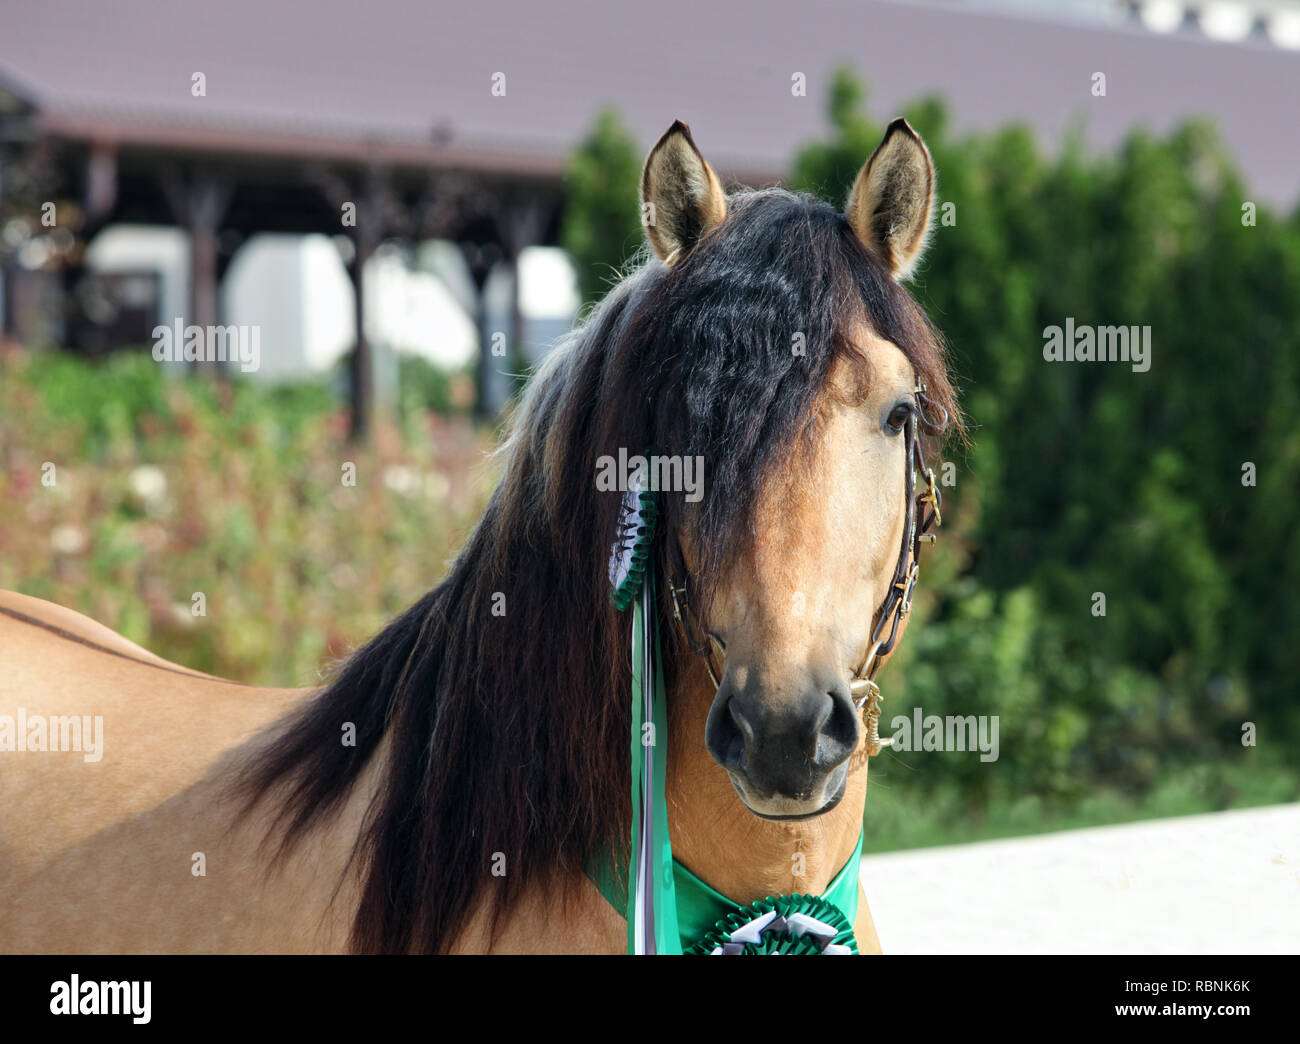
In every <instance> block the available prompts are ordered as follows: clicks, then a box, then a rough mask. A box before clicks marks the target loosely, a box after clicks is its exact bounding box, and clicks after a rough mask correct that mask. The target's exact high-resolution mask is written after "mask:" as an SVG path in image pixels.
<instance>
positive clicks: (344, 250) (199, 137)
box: [0, 0, 1300, 934]
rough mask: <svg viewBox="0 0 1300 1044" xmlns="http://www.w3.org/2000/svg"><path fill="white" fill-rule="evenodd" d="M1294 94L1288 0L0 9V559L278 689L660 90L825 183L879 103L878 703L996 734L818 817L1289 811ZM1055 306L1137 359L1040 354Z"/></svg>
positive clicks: (415, 499) (586, 225)
mask: <svg viewBox="0 0 1300 1044" xmlns="http://www.w3.org/2000/svg"><path fill="white" fill-rule="evenodd" d="M1298 104H1300V3H1295V2H1290V0H1287V2H1283V0H1242V2H1236V0H1233V2H1219V3H1192V2H1182V0H1147V2H1134V3H1120V2H1109V0H1093V2H1085V0H1075V2H1069V3H1066V2H1061V3H1047V2H1042V3H1035V2H1029V0H1024V2H1019V3H1014V2H1010V0H1008V2H1005V3H1001V4H998V3H985V4H978V3H946V4H945V3H933V4H920V3H868V2H858V0H801V3H799V4H798V5H796V7H795V8H790V9H787V8H781V7H777V8H771V9H763V8H761V7H759V8H756V7H754V6H753V5H749V4H742V3H740V2H739V0H724V2H721V3H717V4H707V5H705V4H698V3H685V2H682V0H662V2H660V3H659V4H656V5H652V6H651V7H648V8H637V9H635V10H631V11H629V10H623V9H618V8H616V7H614V6H613V5H608V4H597V3H585V2H579V0H562V2H560V3H558V4H550V5H530V4H523V3H506V4H494V5H480V6H479V7H478V8H477V9H476V10H470V9H469V5H457V6H456V7H455V8H454V9H453V8H451V6H450V5H430V4H428V3H425V2H417V0H390V2H382V3H381V2H372V3H369V4H364V5H361V4H355V3H352V2H343V0H324V2H320V3H316V4H314V5H312V6H311V7H309V8H303V7H302V6H301V5H297V4H291V3H287V2H284V0H258V2H257V3H252V2H247V0H230V2H227V3H224V4H220V5H211V4H203V5H200V4H171V5H157V4H152V3H143V2H140V0H123V2H119V3H114V4H112V5H106V4H92V3H69V2H60V0H45V2H41V3H32V2H10V3H7V4H6V5H5V6H4V8H3V11H0V286H2V293H0V323H2V325H0V329H2V330H3V339H2V341H0V460H2V462H3V467H2V468H0V504H2V505H3V510H2V511H0V587H6V588H11V589H15V590H18V591H21V592H24V593H27V594H31V595H35V596H38V597H41V598H47V599H50V600H52V601H55V602H58V603H60V604H63V605H67V606H71V607H73V608H75V609H77V610H80V611H81V612H84V613H86V614H88V615H89V616H91V617H93V618H94V619H96V620H99V621H101V622H103V623H105V624H107V625H108V626H110V627H112V628H114V629H117V630H119V631H121V632H122V633H123V634H125V635H126V636H127V637H128V638H130V639H132V640H134V641H136V642H138V643H140V644H141V645H143V646H145V647H146V648H148V649H150V650H152V651H154V652H156V653H158V654H160V655H161V656H164V657H166V658H168V659H172V660H176V661H178V662H180V663H182V664H185V665H187V666H189V667H192V668H197V669H200V670H203V671H209V672H212V673H215V674H219V675H223V676H228V677H231V678H235V679H239V680H242V681H246V682H250V683H257V684H265V685H307V684H312V683H314V682H315V681H316V680H317V679H318V678H319V677H320V676H321V674H322V672H323V671H325V670H328V668H329V666H330V665H331V664H332V663H333V662H334V661H335V660H336V659H337V658H338V657H341V656H343V655H345V654H346V653H347V652H348V650H349V649H351V648H353V647H355V646H356V645H357V644H358V643H360V642H361V641H363V640H364V639H366V638H367V637H368V636H369V635H370V634H372V633H373V632H374V630H375V629H377V628H378V627H379V626H380V625H381V624H382V623H383V622H384V621H385V620H387V619H388V618H389V617H390V616H391V615H392V614H394V613H395V612H396V611H398V610H399V609H401V608H403V607H405V606H406V605H407V604H409V603H410V602H411V601H412V600H414V599H415V598H416V597H417V596H418V595H419V594H421V593H422V592H423V591H425V590H426V589H427V588H428V587H430V586H432V585H433V584H435V583H436V582H437V581H438V580H439V578H440V577H441V575H442V573H443V571H444V569H445V566H446V563H447V561H448V559H449V558H450V557H451V556H452V555H453V554H454V552H455V550H456V548H457V547H458V546H459V544H460V542H461V541H462V540H463V539H464V537H465V535H466V533H467V532H468V529H469V528H470V527H471V526H472V525H473V523H474V521H475V520H476V519H477V517H478V515H479V513H480V511H481V509H482V507H483V504H484V502H485V500H486V498H487V496H488V494H489V493H490V491H491V489H492V486H493V484H494V482H495V479H496V473H495V470H494V468H495V465H494V464H493V463H492V462H491V461H490V460H489V459H488V457H487V456H486V451H487V450H489V449H490V448H491V447H492V445H494V443H495V440H496V436H497V434H498V431H499V426H500V423H501V421H502V419H503V418H504V417H505V416H506V415H507V414H508V412H509V410H510V408H511V403H512V400H513V398H514V396H515V395H516V393H517V391H518V389H519V387H520V386H521V383H522V382H523V381H524V380H526V377H527V374H528V373H529V371H530V370H531V369H532V367H534V366H535V365H536V364H537V362H538V361H539V360H540V359H541V358H543V357H544V355H545V353H546V352H547V350H548V348H549V346H550V345H551V344H552V343H553V342H554V340H555V338H556V337H557V336H558V335H559V334H560V333H562V332H563V331H565V330H567V329H568V328H569V327H570V326H571V324H572V323H573V321H574V319H575V317H577V316H578V315H580V313H581V310H582V308H583V307H584V305H586V304H588V303H589V302H591V301H593V300H594V299H596V298H598V297H599V296H600V295H601V294H602V293H603V292H604V290H605V289H606V288H607V287H608V286H609V285H610V283H611V282H612V281H613V280H615V279H616V278H617V274H618V272H619V270H620V269H621V267H622V266H623V265H624V264H625V263H626V262H627V260H628V259H629V258H631V257H632V255H633V254H634V253H635V252H636V250H637V249H638V247H639V245H640V242H641V233H640V228H639V223H638V212H637V205H636V197H637V181H638V175H639V171H640V165H641V161H642V159H643V157H644V154H645V151H646V150H647V148H648V147H649V145H650V144H652V143H653V141H654V140H655V139H656V138H657V137H658V136H659V134H661V133H662V132H663V130H664V129H665V128H666V127H667V126H668V125H669V123H670V122H671V121H672V120H673V119H675V118H681V119H684V120H686V121H687V122H688V123H689V124H691V126H692V129H693V132H694V135H695V138H696V140H697V142H699V144H700V146H701V148H702V149H703V151H704V152H705V154H706V156H707V157H708V158H709V159H710V161H711V162H712V163H713V164H714V166H715V167H716V168H717V169H718V171H719V173H720V174H721V175H722V176H723V178H724V180H725V181H728V182H731V183H737V182H739V183H745V184H750V185H764V184H774V183H777V182H780V183H783V184H785V185H787V186H789V187H792V188H797V189H802V190H807V191H809V192H813V193H816V194H818V195H821V196H823V197H824V198H827V199H829V200H833V201H840V200H842V199H843V198H844V196H845V194H846V191H847V188H848V185H849V183H850V182H851V179H852V178H853V176H854V175H855V174H856V172H857V170H858V168H859V167H860V166H861V164H862V163H863V161H864V160H865V158H866V157H867V156H868V155H869V154H870V152H871V150H872V149H873V148H874V147H875V145H876V143H877V142H878V141H879V138H880V135H881V133H882V131H883V129H884V126H885V123H886V122H887V121H888V120H889V119H890V118H892V117H893V116H895V115H898V114H903V115H906V116H907V118H908V119H909V121H911V123H912V125H913V126H914V127H916V128H917V130H918V131H919V132H920V133H921V134H922V135H923V136H924V137H925V139H926V141H927V142H928V144H929V146H930V148H931V150H932V152H933V155H934V159H935V163H936V166H937V169H938V174H939V181H938V199H939V202H940V206H941V210H940V213H941V214H946V215H947V216H946V217H944V218H943V220H942V221H941V222H938V223H936V227H935V230H934V235H933V239H932V246H931V249H930V253H929V255H928V257H927V260H926V261H925V263H924V265H923V267H922V269H921V271H920V273H919V275H918V277H917V278H916V280H915V282H914V284H913V287H914V291H915V293H916V294H917V296H918V298H919V299H920V300H921V302H922V303H923V305H924V306H925V308H926V309H927V310H928V312H929V314H930V315H931V316H932V317H933V319H934V320H935V322H936V323H937V324H938V325H939V327H940V328H942V329H943V330H944V331H945V333H946V336H947V337H948V340H949V342H950V345H951V350H952V356H953V363H954V369H955V372H956V375H957V377H958V380H959V383H960V387H961V389H962V394H963V399H964V402H965V406H966V409H967V412H968V414H969V416H970V419H971V421H972V424H973V441H972V446H971V448H970V449H969V450H968V451H962V452H960V453H956V454H955V455H953V456H952V458H951V463H953V464H954V465H955V468H954V469H953V470H952V472H951V481H950V484H949V486H948V488H946V489H945V491H944V495H945V512H944V514H945V525H944V529H943V532H942V538H941V540H940V541H939V543H938V545H937V547H936V549H935V551H934V552H933V553H932V554H930V555H929V556H928V560H927V567H926V570H925V575H924V579H923V583H922V587H921V594H920V596H919V600H918V605H917V613H918V614H919V617H920V619H918V620H916V621H914V626H912V628H911V630H910V632H909V635H908V639H907V641H906V642H905V643H904V646H903V649H902V652H901V654H900V655H899V657H898V658H897V661H896V663H895V664H894V666H893V667H892V668H891V669H890V670H889V672H888V675H889V677H888V679H887V681H888V684H887V690H886V691H887V698H888V702H887V706H886V710H885V717H886V719H887V718H888V717H889V716H891V715H892V714H910V712H911V710H912V708H914V707H921V708H923V710H924V713H926V714H939V715H944V714H981V715H997V716H998V718H999V721H1000V758H999V760H998V762H997V763H996V764H995V765H993V766H990V765H988V764H985V763H982V762H981V761H980V760H979V757H978V755H977V754H971V753H921V752H917V753H911V754H904V753H901V752H899V753H886V754H885V755H884V756H882V757H881V758H879V759H877V761H876V762H874V763H873V768H872V786H871V796H870V800H869V802H868V818H869V821H870V823H871V829H870V830H869V831H868V834H867V839H868V850H869V851H880V850H883V849H888V848H910V847H916V846H924V845H934V844H941V843H951V842H955V841H968V840H978V839H987V838H996V837H1002V836H1008V835H1014V834H1031V833H1041V832H1044V831H1050V830H1055V829H1059V828H1063V827H1075V826H1087V825H1094V824H1105V823H1118V822H1123V821H1126V820H1135V819H1143V818H1150V817H1159V816H1172V815H1179V814H1183V813H1191V812H1208V811H1213V810H1219V809H1227V808H1237V807H1241V806H1248V805H1262V804H1270V803H1279V802H1290V801H1295V800H1296V799H1297V798H1298V797H1300V773H1298V772H1297V750H1298V749H1300V714H1298V713H1297V710H1296V706H1295V696H1296V692H1297V681H1298V680H1300V640H1298V639H1300V525H1298V524H1297V522H1300V509H1298V508H1297V491H1298V490H1300V425H1298V424H1297V419H1296V418H1297V407H1298V406H1300V209H1298V208H1297V200H1298V197H1300V136H1298V135H1297V133H1296V132H1297V105H1298ZM948 205H950V206H948ZM945 208H946V209H945ZM1067 317H1072V318H1073V319H1074V320H1075V321H1076V322H1078V323H1081V324H1085V323H1087V324H1097V325H1108V324H1117V325H1149V326H1150V327H1151V329H1152V344H1153V348H1152V365H1151V368H1150V370H1149V372H1145V373H1134V372H1132V371H1131V370H1130V369H1129V367H1127V366H1116V365H1110V366H1106V365H1093V366H1089V365H1074V366H1070V365H1058V366H1048V365H1046V364H1045V363H1044V362H1043V356H1042V347H1043V330H1044V328H1045V327H1047V326H1050V325H1059V324H1063V323H1064V322H1065V320H1066V318H1067ZM177 321H180V322H181V324H182V325H183V326H184V325H189V324H195V325H198V326H201V327H204V328H209V327H213V326H225V325H229V326H235V327H244V328H247V329H256V330H257V331H258V335H259V337H260V365H259V366H258V368H257V369H255V370H253V371H251V372H245V371H244V368H242V367H240V366H239V365H234V366H231V365H228V364H221V363H214V364H206V365H200V366H195V365H193V364H183V363H168V362H163V363H159V362H157V361H155V359H154V355H153V352H152V346H153V345H154V343H155V340H156V337H155V334H154V332H153V331H154V329H155V327H157V326H160V325H162V326H168V327H171V326H173V325H174V324H175V323H176V322H177ZM349 462H350V463H352V464H355V468H356V486H355V487H349V486H345V485H343V484H342V483H341V482H340V469H341V467H342V466H343V465H344V464H345V463H349ZM47 463H52V464H53V465H55V467H56V469H57V476H58V478H57V482H55V483H54V484H53V485H49V484H46V483H43V481H42V478H43V475H44V474H45V470H43V469H44V468H45V465H46V464H47ZM594 553H598V549H593V554H594ZM195 592H202V593H203V594H204V596H205V600H206V615H203V616H195V615H194V611H193V610H194V600H193V595H194V593H195ZM1097 593H1102V594H1104V595H1105V606H1106V609H1105V615H1104V616H1101V615H1097V614H1096V612H1095V607H1096V606H1097V601H1096V598H1095V595H1096V594H1097ZM1275 862H1276V860H1275ZM1297 884H1300V876H1298V877H1297ZM882 934H884V933H883V932H882Z"/></svg>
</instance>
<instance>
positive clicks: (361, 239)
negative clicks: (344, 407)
mask: <svg viewBox="0 0 1300 1044" xmlns="http://www.w3.org/2000/svg"><path fill="white" fill-rule="evenodd" d="M373 238H374V237H372V236H370V235H368V234H366V233H364V232H358V234H357V235H354V236H353V237H352V248H353V252H352V263H351V264H349V265H348V276H349V277H350V278H351V280H352V296H353V298H354V299H355V300H356V316H357V322H356V347H355V349H354V350H353V352H352V366H351V391H352V419H351V424H350V426H349V429H348V437H349V438H351V439H352V440H353V441H354V442H363V441H365V440H366V439H368V438H369V437H370V429H371V425H372V421H373V414H374V399H375V375H374V371H373V361H372V359H371V353H370V342H369V341H367V340H366V310H365V267H366V262H367V261H369V260H370V258H371V257H372V256H373V255H374V252H375V249H374V243H373Z"/></svg>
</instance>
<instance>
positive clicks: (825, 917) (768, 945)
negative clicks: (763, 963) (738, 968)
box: [686, 893, 858, 956]
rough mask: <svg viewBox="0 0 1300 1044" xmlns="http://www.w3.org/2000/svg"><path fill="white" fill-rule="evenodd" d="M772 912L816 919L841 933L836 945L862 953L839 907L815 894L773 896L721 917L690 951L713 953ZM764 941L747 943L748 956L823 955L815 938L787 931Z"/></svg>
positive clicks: (769, 934) (769, 935)
mask: <svg viewBox="0 0 1300 1044" xmlns="http://www.w3.org/2000/svg"><path fill="white" fill-rule="evenodd" d="M772 910H775V911H777V913H778V914H780V916H782V917H786V918H788V917H789V916H790V915H791V914H795V913H802V914H807V915H808V916H809V917H814V918H816V919H817V920H819V921H821V922H823V923H824V924H828V925H830V926H831V927H832V928H837V929H839V933H838V934H837V935H836V936H835V938H834V939H832V940H831V943H832V944H833V945H839V946H847V947H848V948H849V949H850V950H852V951H853V953H854V954H856V953H857V952H858V941H857V939H856V938H855V937H854V935H853V926H852V925H851V924H849V920H848V918H847V917H845V916H844V913H843V911H842V910H840V908H839V907H838V906H835V905H834V904H833V903H829V902H827V901H826V900H825V899H822V898H820V897H818V896H815V895H801V894H797V893H796V894H795V895H777V896H771V895H769V896H768V897H767V898H766V899H760V900H759V901H758V902H756V903H750V904H749V905H748V906H743V907H741V908H740V909H739V910H736V911H734V912H732V913H729V914H727V915H726V916H725V917H722V918H719V920H718V923H717V924H715V925H714V926H713V928H712V930H711V931H709V932H708V934H706V935H705V936H704V938H703V939H701V940H700V941H699V942H697V943H696V944H695V945H694V946H691V947H689V948H688V949H687V950H686V952H687V953H688V954H693V955H696V956H699V955H707V954H711V953H712V952H713V951H714V950H715V949H717V948H718V947H720V946H722V945H723V944H724V943H729V942H730V941H731V933H732V932H734V931H736V929H738V928H741V927H743V926H744V925H746V924H749V922H750V921H752V920H754V919H755V918H757V917H762V916H763V914H765V913H770V912H771V911H772ZM761 938H762V942H761V943H759V944H758V945H755V944H753V943H745V944H744V946H745V953H746V954H747V955H748V954H768V953H784V954H821V952H822V951H821V947H820V946H819V945H818V943H817V941H816V940H815V939H813V938H812V937H811V936H808V935H804V936H795V935H793V934H789V933H785V932H764V933H763V934H762V936H761Z"/></svg>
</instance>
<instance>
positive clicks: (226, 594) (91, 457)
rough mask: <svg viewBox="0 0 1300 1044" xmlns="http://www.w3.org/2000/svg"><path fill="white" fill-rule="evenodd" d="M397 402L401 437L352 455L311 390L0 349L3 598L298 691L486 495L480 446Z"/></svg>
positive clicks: (469, 432) (422, 585)
mask: <svg viewBox="0 0 1300 1044" xmlns="http://www.w3.org/2000/svg"><path fill="white" fill-rule="evenodd" d="M416 393H419V394H416ZM412 395H413V396H414V397H415V399H417V400H418V399H419V398H420V397H421V396H425V397H436V396H433V395H432V393H431V392H430V391H429V389H423V390H421V389H420V388H419V387H418V385H417V387H416V388H415V390H414V391H413V392H412ZM408 407H409V409H408V411H407V414H408V415H407V417H406V418H405V421H406V422H405V423H404V424H403V426H402V427H401V429H400V430H399V431H398V432H397V434H399V435H404V436H405V438H395V437H393V435H394V432H393V430H392V429H385V430H384V431H382V432H377V437H376V438H375V439H374V440H373V444H372V445H370V446H367V447H357V446H353V445H349V444H348V443H347V442H346V433H347V428H348V423H347V414H346V411H345V410H344V408H343V405H342V403H340V402H339V401H338V400H337V398H336V397H335V396H334V395H333V394H332V393H331V391H330V390H329V388H328V387H327V386H325V385H323V384H315V383H304V384H296V385H285V386H277V387H272V388H268V387H264V386H262V385H259V384H256V383H254V382H251V381H245V380H238V379H237V380H234V381H214V380H212V379H210V378H208V377H206V376H197V375H184V376H177V375H174V374H168V373H167V372H166V371H165V369H164V368H163V367H161V366H159V365H158V364H157V363H155V362H154V361H153V360H152V359H151V358H150V357H149V355H148V353H147V352H140V353H127V352H122V353H117V354H115V355H113V356H111V357H110V358H108V359H106V360H104V361H103V362H102V363H89V362H87V361H85V360H84V359H81V358H79V357H77V356H74V355H70V354H66V353H61V352H26V351H16V352H11V353H9V354H7V355H4V356H2V357H0V503H3V504H4V505H5V513H4V517H3V520H2V521H0V545H3V547H4V554H3V555H0V588H8V589H12V590H16V591H20V592H23V593H24V594H30V595H33V596H35V597H38V598H45V599H48V600H50V601H53V602H57V603H59V604H60V605H66V606H69V607H71V608H73V609H76V610H77V611H79V612H82V613H85V614H86V615H88V616H90V617H92V618H93V619H96V620H100V621H104V622H106V623H108V624H109V625H110V626H111V627H113V628H114V629H115V630H118V631H120V632H121V633H123V634H124V635H126V636H127V637H128V638H130V639H131V640H132V641H135V642H138V643H139V644H141V645H143V646H144V647H145V648H147V649H149V650H151V651H152V652H156V653H158V654H159V655H160V656H163V657H164V658H166V659H170V660H175V661H177V662H179V663H183V664H184V665H185V666H187V667H190V668H194V669H198V670H202V671H207V672H210V673H213V674H217V675H219V676H222V677H229V678H235V679H238V680H240V681H244V682H249V683H253V684H265V685H310V684H314V683H315V682H316V681H317V679H318V678H319V677H320V672H321V671H322V670H324V669H327V668H328V667H329V665H330V663H331V662H332V661H333V660H334V659H336V658H338V657H341V656H343V655H345V654H346V653H347V652H348V651H349V650H350V649H351V648H352V647H354V646H355V645H356V644H357V643H359V642H361V641H363V640H365V639H366V638H368V637H369V636H370V635H371V634H373V633H374V632H375V631H376V630H378V629H379V627H381V626H382V625H383V623H384V622H385V621H387V620H388V619H389V618H390V617H392V616H393V615H395V614H396V613H397V612H399V611H400V610H402V609H404V608H405V607H406V606H407V605H409V604H410V603H411V602H413V601H414V600H415V599H416V598H418V597H419V596H420V595H421V594H423V593H424V592H425V591H426V590H427V589H428V588H429V587H431V586H432V585H433V584H434V583H436V582H437V581H438V579H439V578H440V577H441V576H442V575H443V573H444V571H445V569H446V563H447V561H448V559H450V558H451V556H452V555H453V554H454V552H455V551H456V549H457V548H458V547H459V546H460V544H461V543H462V542H463V541H464V539H465V534H466V533H467V531H468V530H469V528H470V526H471V525H472V524H473V523H474V522H475V521H476V520H477V518H478V517H479V514H480V513H481V512H482V510H483V506H484V504H485V503H486V501H487V497H488V494H489V492H490V488H491V484H492V482H493V479H494V475H493V474H492V473H491V471H490V469H486V468H483V467H482V466H481V462H482V458H483V455H484V452H485V451H486V449H487V448H488V444H489V442H490V436H489V435H488V434H487V433H486V432H479V431H476V430H475V429H474V428H473V426H472V425H471V424H470V422H469V421H468V419H466V418H463V417H452V418H447V417H443V416H440V415H438V414H436V413H430V412H427V411H424V410H419V409H416V408H415V406H414V403H413V402H412V403H408ZM47 462H48V463H50V464H53V465H54V466H55V471H54V477H55V482H54V483H53V484H52V485H47V484H45V483H44V482H43V481H42V478H43V474H44V473H45V469H44V467H43V466H44V465H45V464H46V463H47ZM345 462H346V463H350V464H353V465H355V475H356V481H355V485H351V484H345V482H344V472H343V465H344V463H345ZM196 591H197V592H202V593H203V594H204V596H205V598H206V610H207V612H206V615H205V616H201V617H196V616H195V615H194V614H193V612H192V604H193V603H192V597H193V594H194V592H196Z"/></svg>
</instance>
